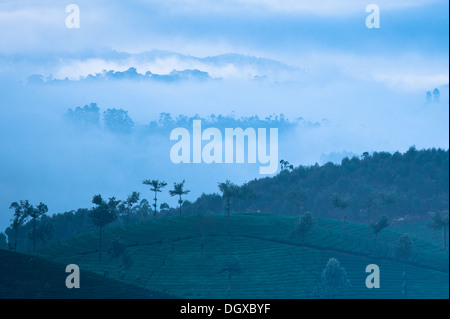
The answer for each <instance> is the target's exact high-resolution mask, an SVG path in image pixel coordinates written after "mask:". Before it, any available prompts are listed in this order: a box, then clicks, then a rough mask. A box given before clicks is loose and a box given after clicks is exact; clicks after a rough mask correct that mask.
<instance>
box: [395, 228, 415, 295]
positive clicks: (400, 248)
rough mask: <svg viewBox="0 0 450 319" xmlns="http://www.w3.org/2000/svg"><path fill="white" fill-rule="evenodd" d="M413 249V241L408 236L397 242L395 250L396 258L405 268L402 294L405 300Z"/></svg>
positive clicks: (405, 235)
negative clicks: (409, 259)
mask: <svg viewBox="0 0 450 319" xmlns="http://www.w3.org/2000/svg"><path fill="white" fill-rule="evenodd" d="M412 249H413V247H412V240H411V237H409V235H408V234H403V235H401V236H400V238H399V240H398V242H397V245H396V246H395V248H394V257H395V258H397V259H398V260H400V261H403V263H404V266H405V268H404V271H403V287H402V294H403V297H404V298H406V296H407V289H406V284H407V274H408V258H409V257H410V256H411V254H412Z"/></svg>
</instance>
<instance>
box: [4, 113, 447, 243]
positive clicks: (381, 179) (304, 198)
mask: <svg viewBox="0 0 450 319" xmlns="http://www.w3.org/2000/svg"><path fill="white" fill-rule="evenodd" d="M92 107H93V106H92ZM94 109H95V107H94ZM448 155H449V151H448V150H447V151H445V150H441V149H429V150H421V151H418V150H416V149H415V148H414V147H411V148H410V149H409V150H408V151H407V152H406V153H404V154H401V153H399V152H396V153H394V154H390V153H386V152H380V153H377V152H375V153H373V154H372V155H369V154H368V153H364V154H363V155H362V156H361V158H357V157H353V158H351V159H349V158H344V159H343V160H342V163H341V165H335V164H332V163H327V164H325V165H323V166H319V165H313V166H307V167H305V166H299V167H294V166H293V165H292V164H290V163H289V162H288V161H285V160H281V161H280V164H281V172H280V173H279V174H278V175H276V176H274V177H266V178H262V179H258V180H257V179H255V180H253V181H250V182H248V183H244V184H243V185H240V186H239V185H236V184H234V183H232V182H231V181H229V180H226V181H225V182H222V183H218V190H219V193H212V194H202V195H201V196H200V197H198V198H197V199H196V200H195V201H194V202H190V201H188V200H185V199H184V198H183V196H184V195H186V194H188V193H189V190H188V189H185V181H184V180H183V181H182V182H180V183H174V185H173V188H172V189H171V190H169V194H170V195H171V196H173V197H176V198H177V199H178V208H172V207H170V206H169V205H168V204H167V203H162V204H160V205H159V214H158V194H159V193H161V192H162V190H163V189H164V188H165V187H166V186H167V183H166V182H164V181H160V180H149V179H147V180H144V181H143V184H144V185H148V186H149V187H150V191H151V192H152V194H153V197H154V198H153V203H152V204H150V202H149V201H148V200H147V199H140V194H139V193H137V192H133V193H132V194H130V196H129V197H128V198H127V199H126V200H123V201H117V205H116V204H115V201H116V199H115V198H112V199H109V201H108V202H106V201H105V203H103V204H102V201H99V199H98V200H97V201H96V203H94V204H96V205H97V206H99V207H106V206H108V205H110V206H111V205H112V206H114V207H115V208H114V211H116V215H117V216H118V217H120V218H113V219H112V220H111V221H109V222H108V223H107V224H106V225H105V226H107V225H121V224H122V225H128V224H129V223H130V222H138V221H142V220H148V219H150V218H156V217H157V216H158V215H159V216H167V217H169V216H175V215H181V214H182V211H183V212H184V214H188V215H197V214H198V213H202V214H211V213H212V214H214V213H224V212H226V213H227V215H228V218H229V216H230V214H231V213H232V212H233V211H237V212H241V213H242V212H266V213H273V214H289V215H299V216H302V215H305V213H309V214H311V212H312V213H314V215H315V216H317V217H322V218H324V217H325V218H333V219H337V218H342V220H343V232H344V233H345V232H346V228H345V226H346V221H347V220H348V219H351V220H353V221H358V222H365V223H366V224H367V234H368V235H370V236H373V239H374V251H376V241H377V236H378V234H379V233H380V232H381V231H382V230H383V229H384V228H386V227H388V226H389V224H390V223H393V222H394V223H395V222H396V220H398V219H400V218H403V219H405V218H406V219H408V218H410V219H412V218H415V219H417V220H424V221H425V220H428V219H429V212H435V214H432V216H433V221H432V227H433V228H434V229H436V230H439V231H442V232H443V241H444V249H446V248H447V229H448V196H449V193H448V187H449V183H448V176H449V173H448V170H449V165H448V164H449V162H448V159H449V158H448ZM21 203H22V202H21ZM25 203H27V201H23V203H22V204H18V203H16V204H17V207H18V208H17V209H18V210H19V211H27V212H28V208H26V207H25V206H26V204H25ZM105 204H106V206H105ZM24 205H25V206H24ZM15 207H16V205H13V206H12V208H15ZM97 211H101V208H97ZM91 213H92V209H87V208H80V209H78V210H76V211H71V212H66V213H64V214H56V215H53V216H51V217H49V216H45V215H44V216H42V215H41V216H40V217H38V218H33V217H32V215H30V213H27V214H28V216H31V218H32V219H31V220H30V222H28V223H27V222H26V220H25V219H23V220H22V219H21V218H20V215H18V216H17V220H16V221H15V222H13V223H12V224H11V226H10V227H9V228H8V229H7V231H6V233H7V235H8V239H9V242H12V239H14V241H15V243H16V244H15V245H14V246H15V247H16V249H17V241H18V238H19V239H20V238H22V240H21V248H22V250H25V249H31V248H33V249H34V247H31V246H30V244H29V241H28V244H25V242H27V239H28V238H26V236H28V233H31V234H33V238H34V240H33V241H32V243H33V246H35V244H36V241H39V242H42V241H43V240H46V239H48V237H49V235H48V234H49V233H51V232H53V239H55V240H57V239H61V238H64V237H68V236H73V235H77V234H79V233H81V232H86V231H92V230H94V229H95V228H96V227H99V226H98V222H97V223H95V222H94V219H93V218H92V216H91ZM338 216H339V217H338ZM38 219H41V222H40V224H41V226H39V227H37V228H36V222H37V220H38ZM48 224H50V225H53V231H50V227H47V226H48ZM44 226H45V227H44ZM101 227H104V226H101ZM299 227H300V228H299V233H300V236H302V233H303V232H304V231H305V230H307V229H308V228H306V229H303V226H299ZM22 228H24V229H25V230H27V231H20V234H22V235H20V234H15V233H17V232H18V230H19V229H22ZM25 234H27V235H25ZM28 237H29V236H28ZM22 243H23V245H22ZM0 244H1V238H0Z"/></svg>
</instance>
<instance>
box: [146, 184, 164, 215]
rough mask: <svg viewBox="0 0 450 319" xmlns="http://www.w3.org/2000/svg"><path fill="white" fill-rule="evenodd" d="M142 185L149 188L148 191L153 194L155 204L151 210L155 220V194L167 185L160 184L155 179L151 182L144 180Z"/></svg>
mask: <svg viewBox="0 0 450 319" xmlns="http://www.w3.org/2000/svg"><path fill="white" fill-rule="evenodd" d="M142 184H144V185H149V186H151V188H150V190H151V191H152V192H154V193H155V198H154V201H155V203H154V204H153V208H154V212H153V217H154V218H156V209H157V207H158V205H157V204H156V202H157V199H156V194H157V193H161V192H162V189H163V188H164V187H166V186H167V183H166V182H160V181H159V180H157V179H153V180H149V179H146V180H145V181H143V182H142Z"/></svg>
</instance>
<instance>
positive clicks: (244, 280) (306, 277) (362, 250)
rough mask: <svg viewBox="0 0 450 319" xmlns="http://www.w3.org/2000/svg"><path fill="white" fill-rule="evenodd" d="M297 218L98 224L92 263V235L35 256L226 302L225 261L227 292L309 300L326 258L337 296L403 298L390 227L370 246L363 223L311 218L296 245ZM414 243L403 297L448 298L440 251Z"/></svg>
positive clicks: (196, 218)
mask: <svg viewBox="0 0 450 319" xmlns="http://www.w3.org/2000/svg"><path fill="white" fill-rule="evenodd" d="M296 222H297V218H295V217H287V216H269V215H262V214H255V215H250V214H245V215H232V216H231V218H230V224H229V225H228V223H227V217H226V216H224V215H207V216H189V217H177V218H167V219H160V220H154V221H150V222H146V223H141V224H134V225H130V227H129V229H128V230H127V229H126V228H125V227H119V228H111V229H107V230H106V231H104V233H103V246H104V253H103V258H102V260H101V261H100V260H99V254H98V247H99V245H98V232H92V233H89V234H86V235H83V236H80V237H76V238H71V239H67V240H63V241H60V242H55V243H52V244H49V245H47V246H44V247H43V248H41V249H40V250H39V251H38V254H39V255H40V256H41V257H43V258H45V259H48V260H51V261H54V262H58V263H62V264H69V263H75V264H77V265H79V266H80V268H81V271H82V272H83V270H89V271H93V272H95V273H98V274H101V275H102V276H106V277H110V278H113V279H116V280H119V281H122V282H124V283H128V284H133V285H136V286H140V287H143V288H147V289H151V290H155V291H161V292H164V293H167V294H173V295H179V296H182V297H185V298H226V297H227V294H228V275H227V273H226V272H224V271H223V269H224V265H225V264H226V262H227V260H229V259H230V258H234V257H239V260H240V268H241V272H240V273H238V274H235V275H234V276H232V278H231V292H230V297H231V298H312V297H313V294H312V293H313V291H314V287H315V286H316V285H317V284H318V283H319V281H320V277H321V272H322V270H323V268H324V267H325V265H326V263H327V261H328V260H329V259H330V258H331V257H335V258H337V259H338V260H339V261H340V262H341V265H342V266H343V267H344V268H345V269H346V271H347V275H348V278H349V280H350V284H351V286H350V287H349V288H348V289H347V290H344V291H340V292H339V294H338V295H337V297H338V298H402V296H403V295H402V293H401V290H402V283H403V276H402V273H403V270H404V264H403V263H401V262H399V261H397V260H395V259H394V257H393V247H394V246H395V244H396V243H397V240H398V238H399V236H400V234H399V233H396V232H393V231H390V230H389V229H385V230H383V231H382V232H381V233H380V235H379V237H378V240H377V244H376V248H375V245H374V241H373V237H372V236H371V235H370V234H369V233H368V229H367V226H366V225H363V224H356V223H348V224H347V226H346V232H345V233H344V232H343V225H342V222H341V221H336V220H325V219H315V226H314V229H313V231H311V232H310V233H309V234H308V235H307V236H306V237H305V242H304V247H303V248H302V245H301V240H300V239H299V238H296V237H293V236H292V235H291V233H292V230H293V229H294V225H295V223H296ZM202 238H203V240H202ZM202 243H203V244H202ZM413 244H414V245H413V254H412V256H411V258H410V259H409V263H408V266H407V269H408V271H407V297H408V298H448V297H449V284H448V280H449V275H448V273H449V268H448V255H446V254H444V253H443V252H442V249H441V248H440V247H437V246H435V245H433V244H431V243H429V242H426V241H424V240H420V239H414V240H413ZM375 249H376V251H375ZM302 256H304V259H302ZM373 263H374V264H377V265H378V266H379V267H380V278H381V288H380V289H367V288H366V286H365V280H366V276H367V275H368V274H367V273H365V269H366V266H367V265H368V264H373Z"/></svg>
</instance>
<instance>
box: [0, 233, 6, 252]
mask: <svg viewBox="0 0 450 319" xmlns="http://www.w3.org/2000/svg"><path fill="white" fill-rule="evenodd" d="M0 249H8V243H7V242H6V235H5V234H4V233H0Z"/></svg>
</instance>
